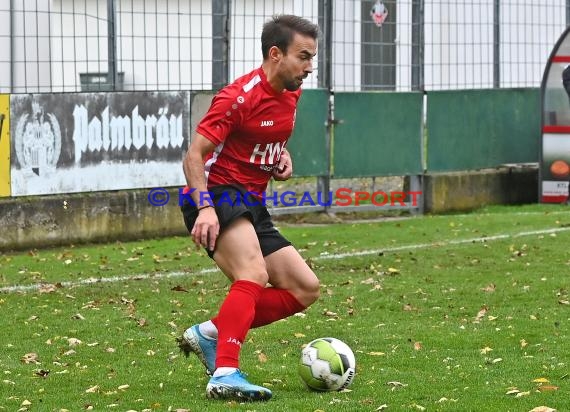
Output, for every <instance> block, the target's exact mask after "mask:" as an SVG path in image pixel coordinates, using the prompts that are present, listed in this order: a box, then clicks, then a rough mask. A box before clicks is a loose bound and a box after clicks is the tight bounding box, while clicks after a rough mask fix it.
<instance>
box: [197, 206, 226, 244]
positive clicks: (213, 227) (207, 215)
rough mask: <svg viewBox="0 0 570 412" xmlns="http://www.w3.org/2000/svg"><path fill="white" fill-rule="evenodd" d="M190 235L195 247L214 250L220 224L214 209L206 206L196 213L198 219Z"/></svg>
mask: <svg viewBox="0 0 570 412" xmlns="http://www.w3.org/2000/svg"><path fill="white" fill-rule="evenodd" d="M190 234H191V236H192V240H193V241H194V243H196V245H197V246H203V247H205V248H206V249H208V250H210V251H213V250H214V248H215V247H216V239H217V238H218V235H219V234H220V222H219V221H218V215H217V214H216V209H214V207H212V206H208V207H205V208H203V209H200V210H199V211H198V217H197V218H196V222H195V223H194V227H193V228H192V232H190Z"/></svg>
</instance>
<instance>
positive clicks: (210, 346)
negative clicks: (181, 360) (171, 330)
mask: <svg viewBox="0 0 570 412" xmlns="http://www.w3.org/2000/svg"><path fill="white" fill-rule="evenodd" d="M177 341H178V347H179V348H180V350H181V351H182V352H184V355H186V357H188V356H189V355H190V352H194V353H195V354H196V356H198V359H200V362H202V364H203V365H204V366H205V367H206V373H207V374H208V375H212V374H213V373H214V371H215V370H216V346H217V344H218V342H217V340H215V339H212V338H208V337H206V336H204V335H202V334H201V333H200V329H199V328H198V325H194V326H192V327H191V328H189V329H186V331H185V332H184V334H183V335H182V337H181V338H178V339H177Z"/></svg>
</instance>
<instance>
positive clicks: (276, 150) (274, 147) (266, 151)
mask: <svg viewBox="0 0 570 412" xmlns="http://www.w3.org/2000/svg"><path fill="white" fill-rule="evenodd" d="M284 148H285V144H284V143H281V142H276V143H266V144H265V147H264V148H263V149H262V148H261V143H258V144H256V145H255V147H254V148H253V151H252V152H251V156H250V157H249V162H250V163H259V164H261V165H265V164H269V165H273V164H275V163H276V162H277V161H278V160H279V158H280V157H281V152H282V151H283V149H284ZM257 157H259V162H256V160H257Z"/></svg>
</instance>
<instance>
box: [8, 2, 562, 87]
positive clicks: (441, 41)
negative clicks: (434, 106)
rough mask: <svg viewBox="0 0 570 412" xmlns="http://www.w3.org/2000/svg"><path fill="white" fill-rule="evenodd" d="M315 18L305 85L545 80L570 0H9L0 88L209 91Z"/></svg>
mask: <svg viewBox="0 0 570 412" xmlns="http://www.w3.org/2000/svg"><path fill="white" fill-rule="evenodd" d="M279 13H293V14H299V15H302V16H305V17H306V18H308V19H310V20H312V21H314V22H316V23H319V25H320V26H321V30H322V38H321V39H320V42H319V55H318V65H317V66H318V67H317V69H316V70H315V73H314V75H313V76H311V79H310V80H309V81H308V82H307V83H306V85H305V87H308V88H316V87H325V88H331V89H334V90H340V91H361V90H396V91H408V90H442V89H478V88H497V87H538V86H539V84H540V80H541V77H542V72H543V67H544V65H545V62H546V59H547V57H548V55H549V53H550V50H551V49H552V47H553V45H554V43H555V42H556V40H557V39H558V37H559V36H560V34H561V33H562V32H563V31H564V29H565V27H566V25H567V24H568V21H569V17H568V16H569V13H570V0H541V1H536V0H383V1H381V0H362V1H360V0H318V1H317V0H3V1H2V2H0V92H2V93H42V92H77V91H98V90H101V91H112V90H149V91H150V90H210V89H217V88H219V87H221V86H222V85H223V84H224V83H226V82H228V81H231V80H233V79H234V78H236V77H237V76H239V75H240V74H242V73H244V72H247V71H249V70H251V69H253V68H254V67H256V66H257V65H259V64H260V62H261V50H260V42H259V37H260V33H261V27H262V25H263V23H264V22H265V21H266V20H267V19H268V18H269V17H270V16H272V15H273V14H279Z"/></svg>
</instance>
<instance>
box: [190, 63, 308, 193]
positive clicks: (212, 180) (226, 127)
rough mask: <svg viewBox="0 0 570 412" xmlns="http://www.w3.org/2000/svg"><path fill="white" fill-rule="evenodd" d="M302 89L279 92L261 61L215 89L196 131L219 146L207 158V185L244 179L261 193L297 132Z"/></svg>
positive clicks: (238, 182) (245, 182)
mask: <svg viewBox="0 0 570 412" xmlns="http://www.w3.org/2000/svg"><path fill="white" fill-rule="evenodd" d="M300 96H301V90H300V89H299V90H297V91H294V92H290V91H283V92H276V91H275V90H274V89H273V88H272V87H271V85H270V84H269V83H268V82H267V78H266V76H265V73H264V72H263V70H262V68H261V67H259V68H257V69H255V70H253V71H252V72H251V73H248V74H246V75H244V76H242V77H240V78H238V79H236V81H234V82H233V83H232V84H230V85H228V86H226V87H224V88H223V89H222V90H220V91H219V92H218V94H216V96H215V97H214V99H213V100H212V104H211V106H210V109H209V110H208V113H207V114H206V116H205V117H204V118H203V119H202V120H201V121H200V123H199V124H198V127H197V129H196V131H197V132H198V133H200V134H201V135H203V136H204V137H206V138H207V139H208V140H210V141H211V142H212V143H214V144H215V145H216V146H217V147H216V149H215V150H214V152H213V153H212V154H211V155H209V156H208V158H207V159H206V164H205V169H206V181H207V186H208V189H210V188H211V187H212V186H217V185H228V184H236V183H237V184H240V185H242V186H244V187H245V188H246V189H247V190H248V191H250V192H254V193H258V194H260V195H261V194H262V193H264V192H265V189H266V188H267V183H268V182H269V179H270V178H271V176H272V171H273V168H274V167H276V165H277V164H278V162H279V158H280V157H281V153H282V151H283V149H284V148H285V145H286V144H287V140H288V139H289V137H290V136H291V133H292V132H293V125H294V124H295V113H296V109H297V101H298V100H299V97H300Z"/></svg>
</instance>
